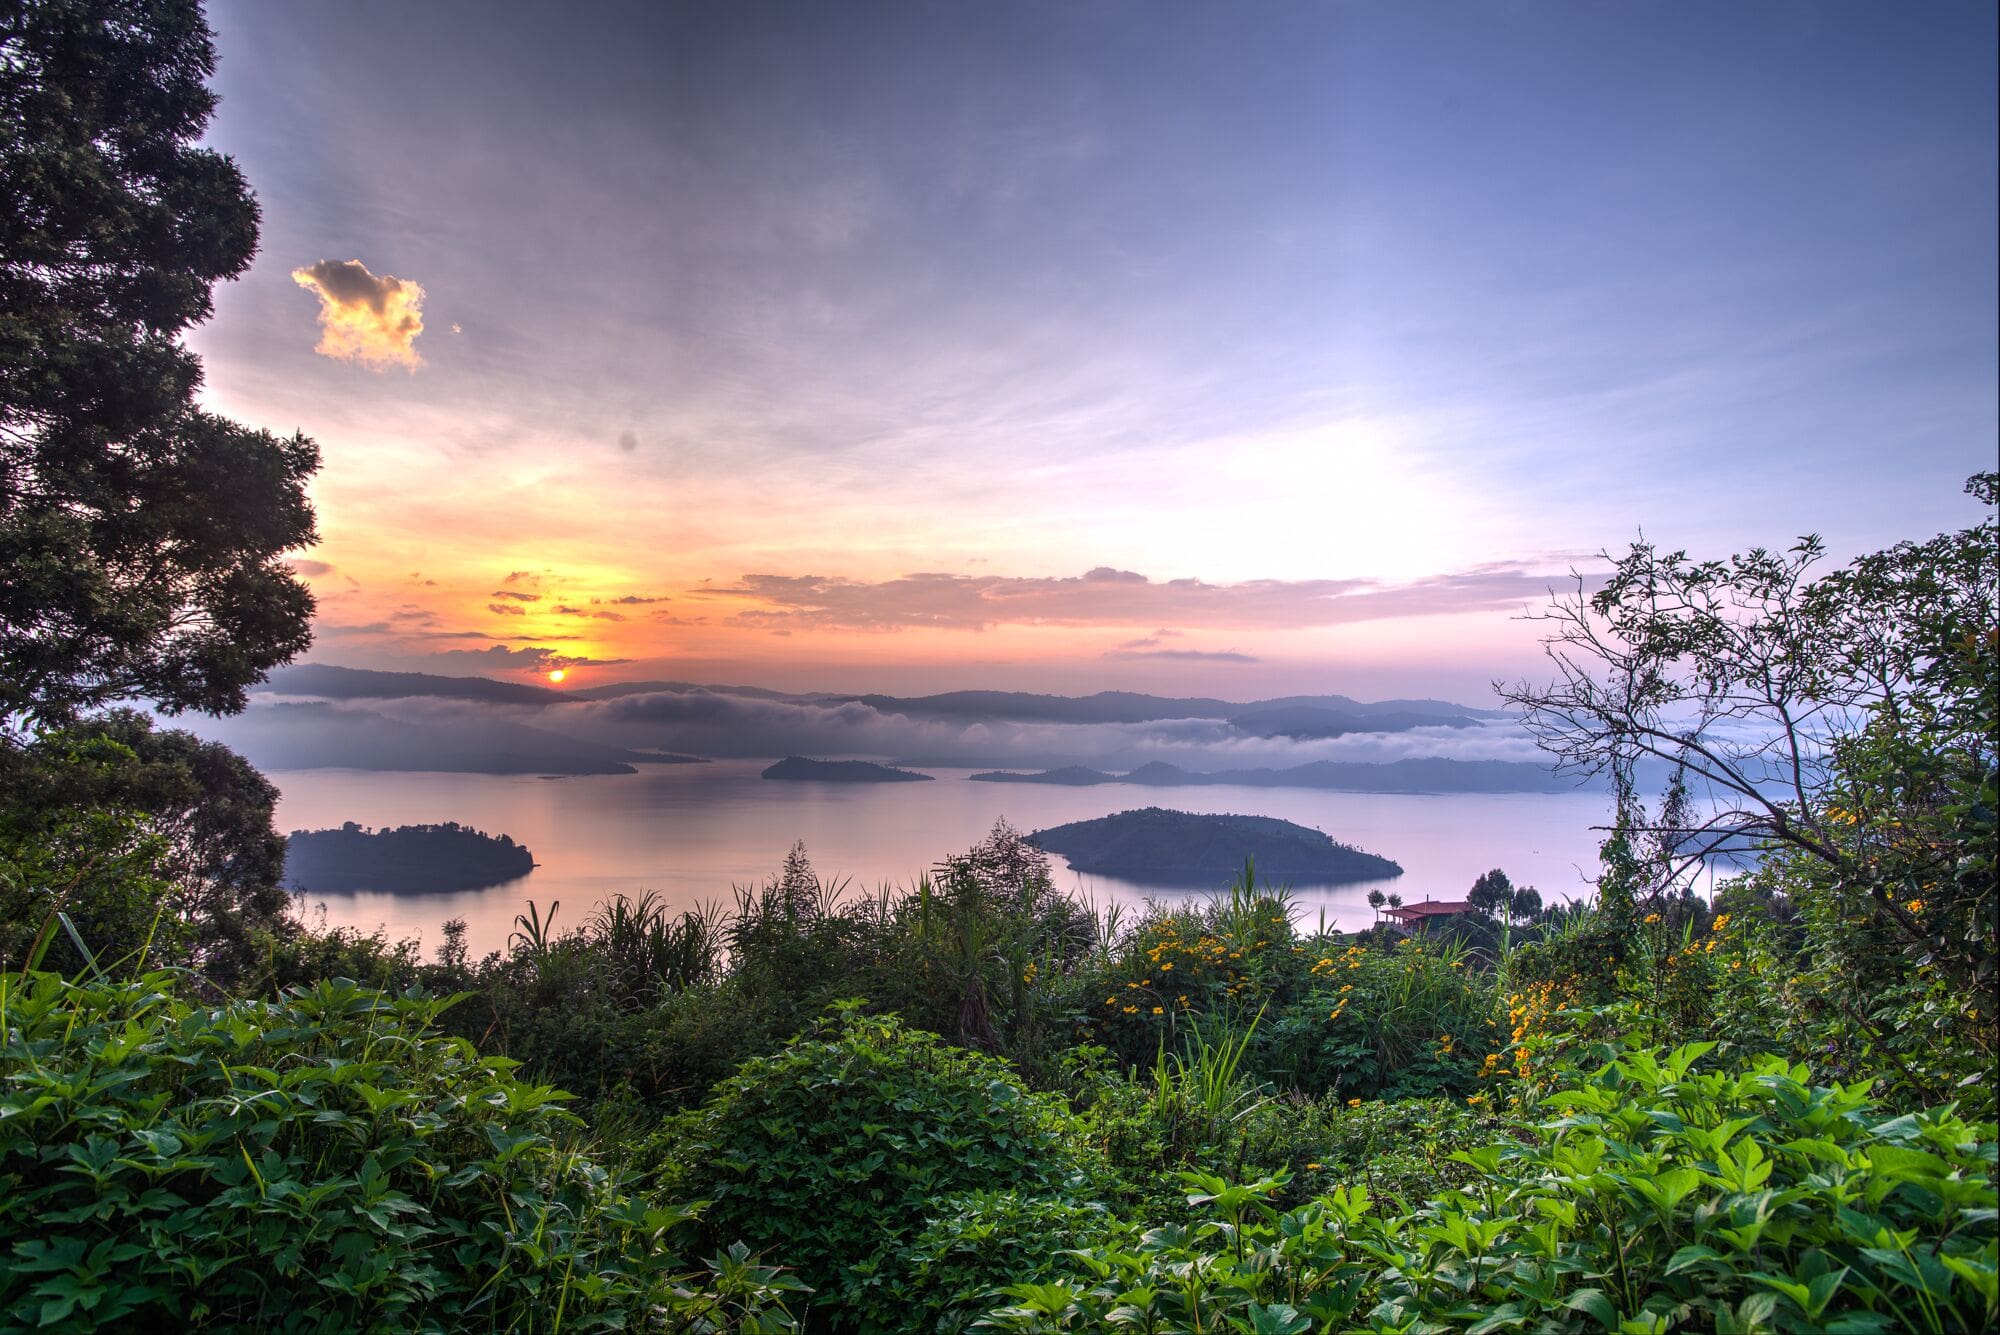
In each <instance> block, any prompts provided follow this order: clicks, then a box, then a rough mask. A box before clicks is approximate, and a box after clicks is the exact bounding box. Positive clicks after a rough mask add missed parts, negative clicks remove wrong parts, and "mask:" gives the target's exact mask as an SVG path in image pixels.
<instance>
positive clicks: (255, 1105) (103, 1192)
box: [0, 973, 791, 1331]
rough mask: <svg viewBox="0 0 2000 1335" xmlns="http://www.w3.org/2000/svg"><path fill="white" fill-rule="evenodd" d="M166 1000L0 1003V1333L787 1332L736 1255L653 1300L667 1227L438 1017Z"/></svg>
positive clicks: (763, 1284)
mask: <svg viewBox="0 0 2000 1335" xmlns="http://www.w3.org/2000/svg"><path fill="white" fill-rule="evenodd" d="M178 981H179V979H178V978H177V976H176V975H173V974H168V973H154V974H148V975H144V976H142V977H139V978H137V979H135V980H133V981H130V982H124V983H105V984H97V985H90V986H84V985H78V984H74V983H70V982H67V981H65V980H64V979H62V978H61V977H59V976H57V975H54V974H47V973H36V974H29V975H27V976H25V977H18V976H10V977H4V978H0V1254H4V1255H5V1257H6V1263H5V1264H4V1265H0V1330H25V1329H32V1328H36V1327H38V1326H39V1327H49V1326H60V1327H63V1328H67V1329H95V1328H97V1327H100V1326H116V1327H121V1328H166V1327H167V1326H169V1325H173V1326H175V1327H192V1328H214V1329H259V1330H299V1331H346V1330H363V1329H368V1330H373V1329H385V1328H394V1329H424V1330H449V1329H462V1328H468V1327H472V1326H477V1327H479V1328H480V1329H487V1330H541V1329H551V1330H552V1329H556V1328H558V1327H561V1326H568V1327H571V1328H574V1329H592V1328H599V1327H614V1326H621V1325H624V1324H626V1323H627V1321H628V1320H630V1319H634V1318H640V1319H643V1318H644V1316H645V1314H647V1313H648V1312H650V1313H651V1314H652V1315H653V1316H654V1317H655V1318H657V1319H658V1320H659V1321H661V1322H663V1323H664V1324H665V1325H666V1326H667V1327H668V1328H669V1329H674V1330H690V1329H744V1328H758V1329H773V1328H782V1327H784V1326H785V1325H787V1324H788V1323H789V1318H788V1317H786V1316H785V1313H784V1309H783V1307H782V1304H781V1303H780V1302H779V1301H778V1299H779V1298H780V1297H781V1290H782V1289H783V1288H784V1287H785V1286H786V1285H788V1284H789V1283H791V1281H789V1280H787V1279H785V1278H784V1277H782V1276H779V1275H777V1274H776V1273H775V1272H773V1271H771V1270H769V1269H768V1268H765V1267H759V1266H756V1265H754V1264H752V1263H751V1262H750V1261H749V1259H748V1257H747V1255H745V1254H740V1253H739V1254H735V1255H724V1256H721V1257H718V1258H717V1259H716V1260H715V1261H714V1262H712V1263H711V1265H710V1268H709V1273H708V1274H707V1275H706V1276H704V1277H703V1278H701V1279H698V1280H691V1279H688V1278H686V1277H676V1276H675V1274H674V1268H675V1260H674V1258H673V1257H672V1256H671V1255H670V1254H668V1253H667V1252H666V1251H665V1250H664V1249H663V1243H662V1239H663V1237H664V1236H665V1235H666V1234H667V1233H668V1232H669V1231H670V1230H672V1229H675V1228H676V1227H678V1226H680V1225H682V1224H683V1223H685V1221H686V1220H687V1219H688V1218H689V1217H690V1212H689V1211H687V1210H684V1209H681V1208H679V1207H674V1206H665V1207H660V1208H652V1207H649V1206H647V1205H646V1204H644V1203H643V1202H640V1201H637V1200H635V1199H633V1198H631V1197H629V1196H627V1195H625V1194H624V1193H623V1192H622V1191H621V1190H620V1189H619V1187H618V1184H617V1183H616V1182H615V1181H614V1180H612V1179H611V1177H610V1176H609V1175H608V1174H606V1173H605V1172H604V1171H603V1170H602V1169H600V1168H599V1167H598V1166H597V1165H596V1164H594V1163H593V1162H592V1160H591V1159H590V1157H589V1156H588V1155H586V1154H584V1153H582V1152H580V1151H579V1150H577V1149H575V1148H573V1147H570V1146H567V1145H566V1144H565V1143H564V1141H563V1139H562V1137H563V1136H564V1135H565V1133H566V1132H567V1130H568V1125H569V1123H570V1122H571V1121H572V1120H573V1119H570V1118H568V1117H567V1115H566V1114H564V1113H563V1112H562V1111H561V1110H560V1108H559V1103H560V1101H561V1100H562V1099H564V1098H565V1097H567V1096H566V1095H563V1094H560V1093H558V1092H557V1091H555V1090H553V1089H550V1088H547V1087H545V1086H538V1085H529V1084H524V1083H522V1082H520V1081H518V1080H516V1079H515V1078H514V1077H513V1076H512V1075H510V1074H509V1073H508V1069H507V1064H506V1063H503V1062H499V1061H494V1060H489V1059H481V1058H480V1057H478V1056H477V1055H476V1054H475V1053H474V1052H473V1050H472V1048H471V1046H470V1045H469V1044H467V1043H465V1042H464V1041H462V1040H459V1039H450V1038H444V1037H440V1036H438V1035H436V1034H434V1033H432V1032H430V1028H429V1027H430V1025H431V1024H432V1022H433V1021H434V1020H435V1019H436V1017H437V1015H438V1013H439V1011H440V1010H442V1009H443V1008H444V1007H445V1006H446V1005H448V1004H449V1001H448V1000H435V999H429V998H424V997H420V996H415V995H406V996H403V997H390V996H387V995H385V994H383V993H380V992H374V991H370V990H368V989H365V988H362V987H360V986H358V985H357V984H354V983H352V982H349V981H346V980H333V981H328V982H322V983H319V984H317V985H315V986H314V987H312V988H310V989H293V990H292V991H290V992H288V993H286V994H285V995H284V996H283V997H281V998H280V999H278V1000H276V1001H239V1002H231V1003H228V1004H226V1005H222V1006H218V1007H214V1008H206V1007H197V1006H194V1005H191V1004H190V1003H189V1002H187V1001H186V1000H184V999H182V998H181V997H179V996H177V995H175V993H174V991H173V988H174V986H175V984H176V983H177V982H178ZM704 1322H706V1323H708V1324H707V1325H703V1324H701V1323H704Z"/></svg>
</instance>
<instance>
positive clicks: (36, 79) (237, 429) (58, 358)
mask: <svg viewBox="0 0 2000 1335" xmlns="http://www.w3.org/2000/svg"><path fill="white" fill-rule="evenodd" d="M214 66H215V53H214V48H213V45H212V42H211V35H210V33H209V31H208V29H207V27H206V25H205V24H204V23H203V21H202V16H201V11H200V8H199V6H198V5H197V4H195V3H194V0H27V2H26V3H20V2H19V0H17V2H16V3H11V4H6V5H0V572H4V574H0V716H3V717H4V719H5V720H6V722H7V724H8V725H9V727H10V729H11V730H18V729H19V727H20V726H21V725H22V724H23V723H26V724H29V725H44V726H45V725H49V724H60V723H63V722H66V721H68V720H71V719H73V718H75V717H76V716H77V715H78V714H79V713H80V712H82V711H86V710H88V709H91V708H93V707H96V706H100V705H103V704H107V703H111V702H114V701H117V700H122V699H133V698H144V699H149V700H152V701H154V702H156V703H157V704H158V705H159V707H160V708H161V709H162V710H164V711H166V712H168V713H178V712H180V711H182V710H186V709H199V710H206V711H211V712H226V711H233V710H237V709H241V708H242V707H243V704H244V692H245V688H246V687H247V686H249V685H250V684H252V683H254V682H256V681H258V680H260V679H261V678H262V676H263V674H264V673H265V672H267V671H268V670H270V669H271V668H273V667H275V666H277V665H279V664H281V663H284V662H286V661H288V660H289V659H291V658H292V657H294V656H295V655H297V654H298V653H299V652H300V651H301V650H303V649H304V648H305V647H306V645H307V644H308V643H309V642H310V638H311V631H310V621H311V617H312V610H313V603H312V595H311V594H310V592H308V591H307V589H306V588H305V586H304V585H303V584H302V583H301V582H300V581H299V580H298V578H297V577H296V576H295V575H294V573H293V572H292V571H291V570H290V568H289V567H287V566H286V565H284V564H283V563H282V562H281V561H280V560H279V557H280V555H281V554H282V553H284V552H286V551H288V550H291V549H294V548H297V547H300V546H303V545H306V544H308V543H311V542H312V541H314V538H315V534H314V531H313V516H312V509H311V506H310V504H309V503H308V501H307V499H306V495H305V481H306V479H307V478H308V477H309V476H310V475H311V474H312V472H313V470H314V469H315V468H316V467H317V466H318V462H319V454H318V450H317V449H316V448H315V446H314V445H313V443H312V442H311V441H309V440H307V439H306V438H305V437H303V436H294V437H292V438H291V439H289V440H281V439H279V438H277V437H275V436H273V435H271V434H270V433H269V432H265V431H254V430H250V429H248V428H245V427H242V426H239V425H237V424H236V423H233V422H230V421H228V420H226V419H224V418H220V417H217V416H214V415H213V414H210V413H205V412H202V411H200V410H199V409H197V408H196V407H195V406H194V392H195V389H196V386H197V385H198V384H199V382H200V379H201V366H200V363H199V361H198V360H197V359H196V358H195V356H194V355H193V354H192V353H191V352H189V351H188V350H187V349H186V348H185V347H183V346H182V345H181V343H180V341H179V336H180V335H181V333H182V332H183V331H185V330H186V329H187V328H188V327H189V326H191V325H193V324H194V323H196V322H198V321H200V320H202V319H204V318H206V317H207V315H208V314H209V312H210V309H211V305H210V288H211V287H212V286H213V285H214V284H215V283H216V282H217V281H219V280H221V279H225V278H233V277H235V276H236V275H238V274H240V273H242V272H243V270H244V269H245V268H246V267H248V265H249V263H250V258H251V255H252V254H253V253H254V252H255V250H256V244H257V204H256V201H255V199H254V198H253V197H252V196H251V194H250V190H249V188H248V186H247V185H245V183H244V181H243V178H242V176H241V174H240V173H239V172H238V171H237V169H236V166H235V164H234V163H233V162H231V161H230V160H229V159H228V158H227V157H225V156H223V155H221V154H219V153H215V152H212V151H210V150H207V149H202V148H198V147H196V146H195V141H196V139H197V138H198V137H199V136H200V134H201V133H202V130H203V128H204V127H205V126H206V124H207V123H208V118H209V115H210V114H211V112H213V110H214V108H215V95H214V94H213V93H212V92H210V91H209V89H208V87H207V82H206V81H207V79H208V77H209V76H210V75H211V74H212V73H213V71H214Z"/></svg>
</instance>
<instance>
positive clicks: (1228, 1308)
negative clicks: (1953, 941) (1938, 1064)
mask: <svg viewBox="0 0 2000 1335" xmlns="http://www.w3.org/2000/svg"><path fill="white" fill-rule="evenodd" d="M1712 1049H1713V1045H1712V1044H1708V1043H1697V1044H1689V1045H1686V1046H1683V1047H1681V1048H1679V1049H1676V1050H1674V1051H1672V1052H1670V1053H1662V1052H1661V1051H1660V1050H1658V1049H1654V1048H1647V1047H1641V1046H1633V1045H1627V1046H1625V1047H1623V1048H1622V1049H1621V1050H1619V1051H1618V1052H1617V1053H1616V1054H1615V1060H1613V1061H1611V1062H1609V1063H1608V1064H1606V1065H1605V1066H1603V1067H1602V1068H1601V1069H1599V1070H1597V1071H1595V1072H1593V1073H1591V1074H1589V1075H1586V1076H1582V1077H1580V1078H1577V1079H1574V1080H1573V1081H1571V1082H1569V1084H1568V1086H1567V1087H1566V1088H1564V1089H1561V1090H1559V1091H1557V1092H1556V1093H1554V1094H1552V1095H1550V1096H1549V1097H1548V1098H1547V1099H1546V1100H1545V1103H1544V1106H1545V1107H1548V1108H1551V1109H1554V1110H1556V1111H1558V1112H1559V1113H1560V1114H1561V1115H1560V1116H1558V1117H1556V1118H1554V1119H1553V1120H1550V1121H1547V1122H1545V1123H1543V1124H1542V1126H1541V1127H1540V1128H1539V1134H1537V1135H1535V1136H1532V1137H1524V1138H1519V1139H1515V1138H1503V1139H1501V1140H1499V1141H1498V1142H1497V1143H1495V1144H1493V1145H1489V1146H1485V1147H1481V1148H1479V1149H1476V1150H1464V1151H1460V1152H1458V1153H1457V1154H1456V1155H1455V1156H1454V1157H1455V1158H1456V1159H1457V1160H1458V1161H1459V1162H1460V1163H1462V1164H1464V1165H1465V1166H1466V1167H1468V1168H1470V1169H1471V1170H1472V1173H1471V1176H1470V1180H1469V1181H1468V1182H1467V1183H1466V1185H1465V1186H1464V1187H1462V1188H1456V1189H1453V1190H1449V1191H1445V1192H1443V1193H1440V1194H1439V1195H1438V1196H1437V1197H1436V1198H1435V1199H1433V1200H1432V1201H1430V1202H1429V1203H1428V1204H1427V1205H1425V1206H1424V1207H1423V1208H1422V1209H1420V1210H1418V1211H1416V1212H1415V1213H1414V1214H1413V1215H1408V1216H1403V1217H1399V1218H1395V1219H1389V1220H1384V1219H1382V1218H1380V1217H1377V1216H1375V1215H1373V1214H1372V1213H1370V1212H1369V1209H1368V1197H1367V1192H1366V1190H1365V1189H1364V1188H1355V1189H1352V1190H1350V1189H1346V1188H1342V1189H1339V1190H1336V1191H1335V1192H1333V1193H1332V1194H1331V1195H1329V1196H1326V1197H1323V1198H1320V1199H1316V1200H1313V1201H1309V1202H1307V1203H1306V1204H1305V1205H1302V1206H1300V1207H1299V1208H1298V1209H1296V1210H1293V1211H1291V1212H1289V1213H1285V1214H1280V1213H1279V1211H1278V1210H1277V1209H1276V1208H1275V1207H1274V1206H1273V1205H1272V1204H1271V1201H1272V1198H1273V1197H1274V1196H1275V1194H1276V1193H1277V1191H1278V1190H1279V1189H1280V1188H1281V1187H1282V1185H1283V1183H1282V1181H1281V1180H1280V1179H1276V1178H1271V1179H1265V1180H1263V1181H1260V1182H1255V1183H1250V1184H1247V1185H1231V1184H1229V1183H1226V1182H1223V1181H1220V1180H1218V1179H1213V1178H1207V1177H1203V1176H1202V1175H1199V1174H1184V1175H1183V1178H1184V1180H1185V1181H1186V1182H1187V1183H1188V1184H1189V1186H1190V1188H1191V1191H1190V1196H1189V1199H1190V1201H1191V1202H1192V1203H1196V1204H1199V1205H1202V1206H1205V1207H1206V1208H1207V1209H1208V1211H1209V1212H1210V1215H1211V1219H1210V1221H1209V1223H1208V1224H1206V1225H1204V1226H1203V1227H1201V1228H1199V1229H1194V1230H1189V1229H1181V1228H1168V1229H1155V1230H1153V1231H1151V1232H1149V1233H1148V1234H1146V1235H1145V1237H1144V1238H1143V1239H1142V1240H1141V1242H1140V1245H1139V1246H1137V1247H1136V1248H1131V1249H1126V1248H1122V1247H1117V1246H1112V1247H1099V1248H1095V1249H1092V1251H1091V1252H1090V1253H1089V1254H1088V1256H1087V1258H1080V1259H1083V1261H1084V1264H1085V1265H1086V1268H1088V1269H1089V1270H1091V1272H1092V1280H1091V1282H1088V1283H1081V1284H1073V1283H1066V1282H1062V1281H1056V1282H1046V1281H1044V1282H1038V1283H1037V1282H1030V1283H1024V1284H1020V1285H1016V1286H1012V1287H1010V1289H1009V1290H1008V1293H1009V1295H1010V1297H1012V1298H1013V1299H1014V1301H1013V1303H1012V1304H1011V1305H1010V1306H1009V1307H1007V1308H1004V1309H1001V1310H999V1311H996V1312H995V1313H994V1314H993V1315H992V1316H991V1318H989V1319H990V1321H991V1322H992V1324H993V1325H995V1326H996V1327H998V1328H999V1329H1002V1330H1017V1331H1053V1330H1084V1329H1099V1328H1101V1327H1102V1326H1104V1325H1106V1324H1111V1325H1120V1324H1122V1325H1126V1326H1131V1327H1135V1328H1142V1329H1152V1330H1190V1329H1202V1330H1223V1329H1242V1330H1256V1331H1281V1332H1285V1335H1294V1333H1295V1332H1301V1331H1305V1330H1320V1329H1336V1330H1342V1329H1349V1328H1353V1327H1356V1326H1358V1325H1361V1324H1363V1323H1365V1325H1366V1328H1368V1329H1372V1330H1381V1331H1412V1330H1423V1331H1434V1332H1443V1331H1466V1332H1468V1335H1471V1333H1472V1332H1477V1333H1478V1335H1486V1333H1487V1332H1495V1331H1512V1330H1534V1331H1551V1332H1583V1331H1591V1332H1595V1331H1620V1332H1634V1333H1635V1335H1636V1333H1638V1332H1663V1331H1668V1330H1724V1331H1740V1332H1744V1333H1745V1335H1750V1333H1752V1332H1762V1331H1806V1330H1827V1331H1848V1332H1875V1331H1880V1332H1888V1331H1925V1332H1931V1333H1932V1335H1945V1333H1946V1332H1955V1331H1965V1330H1983V1329H1991V1328H1992V1326H1993V1323H1994V1322H1995V1320H1996V1318H2000V1294H1996V1289H1997V1288H2000V1245H1996V1240H1995V1205H1996V1199H2000V1198H1996V1192H1995V1188H1994V1172H1995V1144H1994V1127H1993V1125H1992V1124H1991V1123H1983V1124H1981V1123H1968V1122H1966V1121H1964V1120H1962V1119H1960V1118H1958V1117H1957V1116H1956V1115H1954V1114H1953V1113H1951V1112H1950V1111H1948V1110H1932V1111H1928V1112H1924V1113H1919V1114H1914V1115H1905V1116H1892V1115H1887V1114H1884V1113H1882V1112H1881V1111H1879V1110H1878V1109H1877V1108H1876V1106H1875V1105H1874V1103H1873V1102H1872V1100H1871V1098H1870V1096H1869V1093H1868V1090H1867V1087H1866V1085H1865V1084H1856V1085H1846V1086H1843V1085H1831V1086H1814V1085H1812V1084H1811V1083H1809V1075H1808V1072H1807V1070H1806V1069H1805V1068H1804V1067H1803V1066H1792V1065H1788V1064H1787V1063H1786V1062H1785V1061H1783V1060H1782V1059H1780V1058H1776V1057H1762V1058H1758V1059H1755V1060H1753V1061H1751V1062H1749V1063H1747V1064H1746V1065H1744V1066H1743V1067H1741V1068H1739V1069H1737V1070H1733V1071H1702V1070H1698V1069H1697V1064H1698V1063H1699V1062H1700V1061H1702V1060H1703V1059H1704V1058H1705V1057H1707V1055H1708V1054H1709V1053H1710V1051H1712ZM1133 1295H1141V1296H1142V1297H1143V1303H1141V1302H1139V1301H1137V1300H1135V1298H1134V1296H1133ZM1120 1305H1124V1306H1126V1307H1128V1308H1130V1311H1129V1312H1127V1313H1125V1314H1122V1315H1120V1316H1117V1317H1113V1315H1112V1312H1113V1310H1114V1308H1117V1307H1119V1306H1120ZM1148 1323H1150V1324H1148Z"/></svg>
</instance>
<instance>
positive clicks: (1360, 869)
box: [1028, 807, 1403, 886]
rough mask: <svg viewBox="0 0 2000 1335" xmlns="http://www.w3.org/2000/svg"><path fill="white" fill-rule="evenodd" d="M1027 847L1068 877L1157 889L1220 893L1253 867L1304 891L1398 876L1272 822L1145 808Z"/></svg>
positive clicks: (1395, 869) (1047, 835)
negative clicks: (1062, 864)
mask: <svg viewBox="0 0 2000 1335" xmlns="http://www.w3.org/2000/svg"><path fill="white" fill-rule="evenodd" d="M1028 842H1029V843H1031V844H1033V845H1035V847H1037V848H1040V849H1043V850H1045V851H1047V852H1050V853H1058V854H1060V855H1062V857H1063V859H1064V860H1065V861H1067V862H1068V863H1069V865H1070V868H1071V869H1072V870H1074V871H1080V872H1084V873H1086V874H1089V875H1101V876H1116V877H1119V878H1121V879H1123V880H1128V881H1141V882H1151V883H1154V884H1158V885H1205V886H1218V885H1221V884H1224V883H1225V882H1227V881H1228V880H1229V879H1230V878H1231V877H1232V876H1235V875H1236V874H1237V873H1239V872H1241V871H1242V870H1243V862H1244V859H1246V858H1250V859H1254V860H1255V862H1256V866H1257V877H1258V879H1259V880H1260V881H1261V880H1265V879H1269V880H1271V881H1291V882H1296V883H1300V884H1305V885H1331V884H1336V883H1340V882H1346V881H1379V880H1386V879H1387V878H1389V877H1392V876H1401V875H1402V874H1403V869H1402V868H1401V867H1400V866H1398V865H1397V864H1395V863H1394V862H1391V861H1390V860H1389V859H1387V858H1383V857H1377V856H1375V855H1374V854H1373V853H1364V852H1362V851H1361V850H1360V849H1358V848H1353V847H1350V846H1349V845H1347V844H1342V843H1338V842H1336V841H1335V840H1333V839H1332V838H1330V837H1328V836H1327V835H1325V834H1322V833H1321V832H1320V831H1318V830H1315V829H1311V828H1310V827H1308V826H1304V825H1299V824H1296V823H1294V822H1292V821H1288V820H1277V819H1275V818H1273V817H1270V816H1201V815H1194V814H1191V813H1189V812H1185V811H1168V810H1166V809H1165V808H1162V807H1146V808H1145V809H1144V810H1140V811H1121V812H1119V813H1118V814H1117V815H1115V816H1101V817H1099V818H1098V819H1096V820H1082V821H1074V822H1072V823H1070V824H1068V825H1057V826H1055V827H1053V828H1051V829H1047V830H1037V831H1036V832H1035V833H1033V834H1031V835H1029V836H1028Z"/></svg>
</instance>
